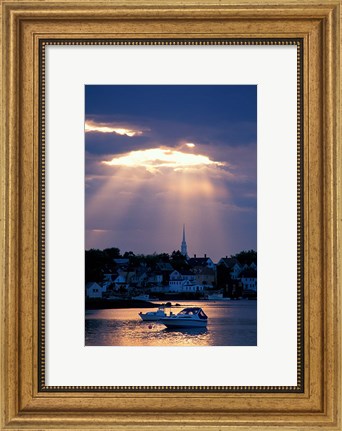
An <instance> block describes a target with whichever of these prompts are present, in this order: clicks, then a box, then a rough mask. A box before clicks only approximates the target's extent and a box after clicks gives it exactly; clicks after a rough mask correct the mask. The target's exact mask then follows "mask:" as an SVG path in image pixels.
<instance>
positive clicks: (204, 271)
mask: <svg viewBox="0 0 342 431" xmlns="http://www.w3.org/2000/svg"><path fill="white" fill-rule="evenodd" d="M193 272H194V280H195V282H196V283H197V284H203V285H204V286H205V287H208V288H212V287H213V285H214V283H215V281H216V280H215V278H216V277H215V271H214V270H213V269H211V268H208V267H203V266H196V267H195V268H193Z"/></svg>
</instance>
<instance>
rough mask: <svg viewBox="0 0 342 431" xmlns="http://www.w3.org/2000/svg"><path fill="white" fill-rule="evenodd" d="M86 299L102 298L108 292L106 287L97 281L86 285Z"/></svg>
mask: <svg viewBox="0 0 342 431" xmlns="http://www.w3.org/2000/svg"><path fill="white" fill-rule="evenodd" d="M85 289H86V298H102V294H103V293H104V292H105V291H106V287H104V286H101V285H100V284H98V283H96V282H95V281H89V282H88V283H86V285H85Z"/></svg>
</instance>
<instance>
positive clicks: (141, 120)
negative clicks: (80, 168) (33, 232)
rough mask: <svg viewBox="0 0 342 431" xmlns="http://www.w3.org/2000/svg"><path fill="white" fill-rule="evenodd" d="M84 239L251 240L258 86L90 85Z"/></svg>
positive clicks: (126, 246)
mask: <svg viewBox="0 0 342 431" xmlns="http://www.w3.org/2000/svg"><path fill="white" fill-rule="evenodd" d="M85 120H86V122H85V157H86V159H85V192H86V193H85V224H86V226H85V227H86V231H85V246H86V249H89V248H99V249H103V248H107V247H118V248H120V250H121V251H122V252H125V251H133V252H134V253H135V254H140V253H143V254H149V253H154V252H157V253H161V252H167V253H171V252H172V251H173V250H179V249H180V244H181V240H182V226H183V223H184V224H185V225H186V240H187V245H188V253H189V255H190V256H193V254H196V255H197V256H203V255H204V253H206V254H207V256H210V257H211V258H212V259H213V260H214V262H216V261H218V260H219V259H220V258H221V257H224V256H226V255H228V256H229V255H230V254H233V253H236V252H239V251H241V250H246V249H255V250H256V247H257V87H256V86H253V85H244V86H236V85H235V86H221V85H215V86H212V85H191V86H190V85H184V86H181V85H155V86H151V85H120V86H116V85H110V86H109V85H108V86H106V85H87V86H86V87H85Z"/></svg>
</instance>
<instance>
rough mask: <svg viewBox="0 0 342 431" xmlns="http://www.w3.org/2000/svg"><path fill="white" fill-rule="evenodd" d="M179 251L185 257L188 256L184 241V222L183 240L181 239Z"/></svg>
mask: <svg viewBox="0 0 342 431" xmlns="http://www.w3.org/2000/svg"><path fill="white" fill-rule="evenodd" d="M181 253H182V255H183V256H185V257H187V256H188V247H187V245H186V241H185V224H183V241H182V245H181Z"/></svg>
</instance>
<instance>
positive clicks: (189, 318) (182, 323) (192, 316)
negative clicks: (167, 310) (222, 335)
mask: <svg viewBox="0 0 342 431" xmlns="http://www.w3.org/2000/svg"><path fill="white" fill-rule="evenodd" d="M159 322H160V323H162V324H163V325H165V326H166V327H167V328H203V327H206V326H207V324H208V316H207V315H206V314H205V313H204V311H203V310H202V308H199V307H188V308H184V310H182V311H181V312H180V313H178V314H172V313H171V314H170V316H166V317H163V318H162V319H160V320H159Z"/></svg>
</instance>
